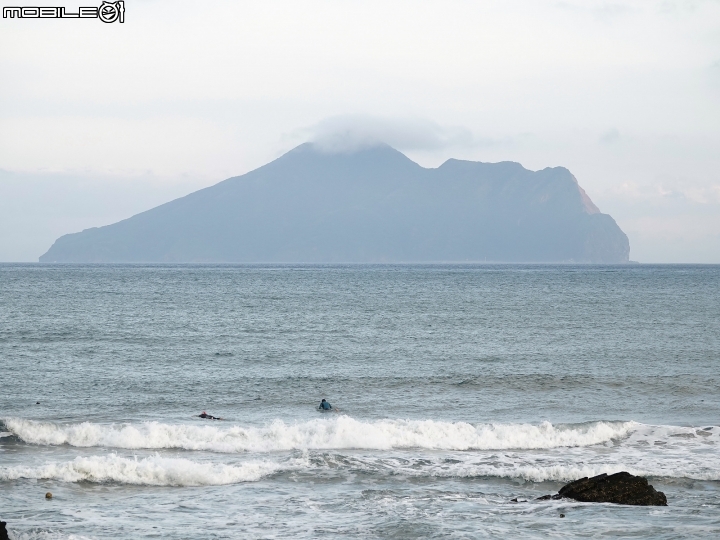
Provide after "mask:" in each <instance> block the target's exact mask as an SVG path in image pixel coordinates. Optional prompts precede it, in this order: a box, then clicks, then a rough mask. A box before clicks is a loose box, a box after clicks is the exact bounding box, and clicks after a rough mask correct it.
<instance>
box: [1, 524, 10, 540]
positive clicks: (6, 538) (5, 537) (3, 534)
mask: <svg viewBox="0 0 720 540" xmlns="http://www.w3.org/2000/svg"><path fill="white" fill-rule="evenodd" d="M5 525H7V523H5V522H4V521H0V540H10V537H9V536H8V532H7V529H6V528H5Z"/></svg>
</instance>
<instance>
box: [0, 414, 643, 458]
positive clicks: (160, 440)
mask: <svg viewBox="0 0 720 540" xmlns="http://www.w3.org/2000/svg"><path fill="white" fill-rule="evenodd" d="M4 423H5V426H6V428H7V429H8V430H10V431H11V432H12V433H14V434H15V435H16V436H17V437H19V438H20V439H22V440H23V441H25V442H28V443H32V444H42V445H61V444H68V445H71V446H78V447H94V446H99V447H113V448H126V449H160V448H182V449H187V450H204V451H214V452H228V453H233V452H245V451H251V452H273V451H285V450H294V449H301V450H311V449H349V448H357V449H375V450H388V449H392V448H425V449H433V450H505V449H544V448H558V447H577V446H589V445H595V444H601V443H605V442H608V441H610V440H612V439H618V438H622V437H626V436H627V435H628V434H629V433H631V432H632V431H633V430H634V429H635V428H636V427H637V426H638V425H639V424H637V423H635V422H592V423H587V424H578V425H572V426H554V425H552V424H551V423H549V422H543V423H541V424H539V425H534V424H478V425H472V424H469V423H466V422H441V421H435V420H378V421H373V422H362V421H359V420H355V419H353V418H350V417H348V416H339V417H335V418H332V419H315V420H310V421H307V422H302V423H297V424H286V423H285V422H283V421H281V420H276V421H274V422H272V423H270V424H268V425H266V426H264V427H243V426H237V425H235V426H228V427H219V426H218V425H205V426H194V425H187V424H164V423H159V422H144V423H140V424H121V425H117V424H111V425H106V424H94V423H90V422H83V423H80V424H67V425H63V424H53V423H45V422H35V421H31V420H23V419H16V418H11V419H6V420H4Z"/></svg>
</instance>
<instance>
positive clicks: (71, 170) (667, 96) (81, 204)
mask: <svg viewBox="0 0 720 540" xmlns="http://www.w3.org/2000/svg"><path fill="white" fill-rule="evenodd" d="M99 3H100V1H99V0H97V1H96V0H85V1H83V2H80V3H79V4H78V2H63V1H62V0H60V1H59V2H58V1H52V2H42V1H38V0H33V2H31V3H29V4H27V5H33V6H36V5H48V6H56V5H64V6H66V7H67V8H68V9H67V11H71V8H74V7H77V6H78V5H83V6H85V5H87V6H92V5H98V4H99ZM0 5H2V6H17V5H24V4H23V3H22V1H20V0H14V1H11V2H7V1H1V0H0ZM309 140H312V141H317V142H318V143H320V144H325V145H328V146H330V147H343V146H347V145H348V144H350V145H352V144H363V143H365V142H367V141H374V140H382V141H384V142H387V143H388V144H391V145H393V146H395V147H396V148H397V149H399V150H401V151H402V152H404V153H405V154H406V155H408V156H409V157H410V158H411V159H413V160H415V161H417V162H418V163H420V164H421V165H423V166H425V167H437V166H439V165H440V164H441V163H442V162H444V161H445V160H446V159H448V158H451V157H454V158H459V159H469V160H476V161H485V162H497V161H517V162H519V163H521V164H523V165H524V166H525V167H526V168H528V169H532V170H537V169H543V168H545V167H554V166H564V167H567V168H568V169H570V171H571V172H572V173H573V174H574V175H575V177H576V178H577V179H578V181H579V183H580V185H581V186H582V187H583V188H584V189H585V190H586V191H587V193H588V194H589V195H590V197H591V198H592V199H593V201H594V202H595V203H596V204H597V206H599V207H600V209H601V211H603V212H605V213H609V214H610V215H612V216H613V217H614V218H615V220H616V221H617V222H618V224H619V225H620V227H621V228H622V229H623V230H624V231H625V233H626V234H627V235H628V237H629V239H630V248H631V253H630V258H631V259H632V260H636V261H640V262H643V263H653V262H659V263H681V262H688V263H720V0H695V1H693V0H682V1H681V0H678V1H672V0H634V1H626V2H622V1H614V2H610V1H601V0H566V1H549V0H548V1H546V0H498V1H494V0H487V1H486V0H442V1H422V0H413V1H395V0H382V1H374V0H357V1H349V0H332V1H314V0H313V1H305V0H292V1H286V0H275V1H269V0H264V1H257V2H252V1H221V0H208V1H202V2H200V1H194V2H188V1H184V0H172V1H169V0H168V1H160V0H127V1H126V2H125V22H124V23H122V24H120V23H117V22H116V23H112V24H104V23H102V22H100V21H99V20H92V19H82V20H80V19H62V20H60V19H9V18H8V19H0V261H36V260H37V258H38V257H39V256H40V255H41V254H42V253H44V252H45V251H46V250H47V249H48V248H49V247H50V245H51V244H52V243H53V241H54V240H55V239H56V238H57V237H59V236H61V235H63V234H67V233H71V232H77V231H80V230H82V229H85V228H88V227H94V226H101V225H106V224H109V223H113V222H116V221H118V220H120V219H124V218H127V217H130V216H131V215H133V214H136V213H138V212H141V211H143V210H147V209H149V208H151V207H153V206H156V205H158V204H161V203H163V202H166V201H168V200H171V199H173V198H176V197H179V196H182V195H185V194H187V193H189V192H191V191H194V190H196V189H199V188H201V187H205V186H209V185H212V184H215V183H217V182H219V181H221V180H224V179H225V178H228V177H231V176H237V175H240V174H243V173H246V172H248V171H250V170H253V169H255V168H257V167H259V166H261V165H263V164H265V163H267V162H268V161H271V160H272V159H275V158H277V157H279V156H280V155H282V154H283V153H284V152H286V151H288V150H290V149H292V148H293V147H295V146H297V145H298V144H301V143H303V142H306V141H309Z"/></svg>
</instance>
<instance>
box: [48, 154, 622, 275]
mask: <svg viewBox="0 0 720 540" xmlns="http://www.w3.org/2000/svg"><path fill="white" fill-rule="evenodd" d="M628 255H629V244H628V240H627V237H626V236H625V234H624V233H623V232H622V231H621V230H620V228H619V227H618V226H617V224H616V223H615V221H614V220H613V219H612V218H611V217H610V216H608V215H605V214H601V213H599V211H598V210H597V207H595V206H594V205H593V204H592V201H590V199H589V197H587V194H585V192H584V191H583V190H582V188H580V186H579V185H578V183H577V181H576V180H575V178H574V177H573V176H572V174H570V172H569V171H568V170H567V169H564V168H562V167H556V168H553V169H543V170H542V171H529V170H527V169H525V168H524V167H523V166H522V165H520V164H519V163H513V162H502V163H479V162H472V161H461V160H448V161H446V162H445V163H443V165H441V166H440V167H438V168H437V169H425V168H423V167H421V166H420V165H418V164H417V163H415V162H413V161H412V160H410V159H409V158H408V157H406V156H405V155H404V154H402V153H401V152H398V151H397V150H395V149H394V148H392V147H391V146H389V145H387V144H382V143H377V144H372V145H364V146H363V145H360V146H357V147H355V148H349V147H346V148H342V149H340V148H338V147H334V148H328V147H327V146H323V145H319V144H317V143H305V144H301V145H300V146H298V147H296V148H294V149H292V150H290V151H289V152H287V153H286V154H284V155H283V156H281V157H279V158H278V159H276V160H275V161H273V162H271V163H268V164H267V165H264V166H262V167H260V168H259V169H256V170H254V171H251V172H249V173H247V174H245V175H243V176H238V177H235V178H231V179H228V180H226V181H224V182H220V183H219V184H217V185H215V186H212V187H209V188H205V189H203V190H200V191H198V192H195V193H191V194H190V195H188V196H186V197H183V198H181V199H177V200H175V201H171V202H169V203H166V204H164V205H162V206H159V207H157V208H154V209H152V210H149V211H147V212H143V213H142V214H138V215H136V216H134V217H132V218H129V219H126V220H124V221H121V222H119V223H115V224H113V225H108V226H106V227H100V228H97V229H91V230H87V231H83V232H81V233H76V234H70V235H65V236H63V237H61V238H59V239H58V240H57V241H56V242H55V243H54V244H53V246H52V247H51V248H50V250H49V251H48V252H47V253H46V254H45V255H43V256H42V257H41V258H40V260H41V261H43V262H53V261H62V262H440V261H498V262H563V261H565V262H570V261H574V262H599V263H610V262H612V263H619V262H627V260H628Z"/></svg>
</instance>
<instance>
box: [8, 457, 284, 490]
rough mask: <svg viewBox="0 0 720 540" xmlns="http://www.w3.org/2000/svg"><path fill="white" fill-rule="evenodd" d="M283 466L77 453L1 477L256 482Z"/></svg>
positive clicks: (160, 482)
mask: <svg viewBox="0 0 720 540" xmlns="http://www.w3.org/2000/svg"><path fill="white" fill-rule="evenodd" d="M280 468H281V466H280V465H279V464H277V463H270V462H264V461H252V462H247V463H242V464H239V465H227V464H218V463H201V462H196V461H191V460H189V459H182V458H165V457H160V456H151V457H146V458H143V459H131V458H126V457H121V456H117V455H114V454H112V455H109V456H89V457H77V458H75V459H74V460H72V461H67V462H64V463H48V464H45V465H42V466H39V467H27V466H15V467H6V468H2V469H0V480H17V479H20V478H30V479H37V480H40V479H43V480H48V479H49V480H59V481H62V482H94V483H103V482H118V483H122V484H136V485H146V486H219V485H226V484H238V483H241V482H255V481H258V480H260V479H261V478H263V477H265V476H268V475H270V474H273V473H275V472H277V471H278V470H280Z"/></svg>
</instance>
